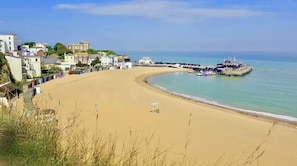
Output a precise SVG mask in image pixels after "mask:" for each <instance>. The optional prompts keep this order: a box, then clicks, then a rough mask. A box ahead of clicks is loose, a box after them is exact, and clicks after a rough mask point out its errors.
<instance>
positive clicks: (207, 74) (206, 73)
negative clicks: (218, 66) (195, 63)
mask: <svg viewBox="0 0 297 166" xmlns="http://www.w3.org/2000/svg"><path fill="white" fill-rule="evenodd" d="M215 75H216V73H215V72H213V71H205V72H204V71H200V72H198V73H197V76H215Z"/></svg>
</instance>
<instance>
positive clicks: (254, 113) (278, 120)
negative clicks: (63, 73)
mask: <svg viewBox="0 0 297 166" xmlns="http://www.w3.org/2000/svg"><path fill="white" fill-rule="evenodd" d="M186 71H188V70H184V71H172V72H171V71H164V72H159V73H149V74H144V75H141V76H138V77H137V78H136V79H135V80H136V82H137V83H139V84H140V85H142V86H144V87H146V88H149V89H151V90H153V91H155V92H159V93H161V94H165V95H167V96H171V97H175V98H178V99H182V100H186V101H189V102H191V103H197V104H200V105H202V106H206V107H209V106H210V107H215V108H217V109H218V110H220V111H224V112H228V113H235V114H238V115H243V116H248V117H251V118H254V119H258V120H262V121H265V122H270V123H273V124H279V125H284V126H288V127H292V128H297V121H290V120H287V119H281V118H278V117H273V116H269V115H264V114H261V112H257V111H253V110H250V111H251V112H248V111H244V110H240V108H231V107H228V106H224V105H218V104H212V103H207V102H203V101H200V100H195V99H192V98H190V97H186V96H182V95H179V94H177V93H173V92H170V91H168V90H163V89H162V88H159V87H157V86H155V85H153V84H150V83H149V82H148V79H149V77H152V76H157V75H162V74H166V73H174V72H186ZM263 113H264V112H263ZM268 114H271V115H276V116H278V115H277V114H272V113H268ZM279 116H285V115H279ZM293 118H294V117H293Z"/></svg>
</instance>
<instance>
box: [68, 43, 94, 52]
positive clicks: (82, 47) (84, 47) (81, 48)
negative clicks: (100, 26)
mask: <svg viewBox="0 0 297 166" xmlns="http://www.w3.org/2000/svg"><path fill="white" fill-rule="evenodd" d="M90 48H91V44H90V42H84V41H81V42H79V43H78V44H69V45H68V49H69V50H71V51H72V52H73V53H78V52H87V51H88V49H90Z"/></svg>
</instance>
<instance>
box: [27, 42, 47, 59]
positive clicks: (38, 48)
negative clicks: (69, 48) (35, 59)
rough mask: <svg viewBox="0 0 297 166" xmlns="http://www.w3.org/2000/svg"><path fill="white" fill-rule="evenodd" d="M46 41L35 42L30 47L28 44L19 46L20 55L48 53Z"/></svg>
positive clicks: (42, 54) (43, 54)
mask: <svg viewBox="0 0 297 166" xmlns="http://www.w3.org/2000/svg"><path fill="white" fill-rule="evenodd" d="M46 46H47V44H46V43H36V44H35V45H34V46H32V47H30V46H29V45H22V46H21V55H22V56H45V55H47V53H48V49H47V47H46Z"/></svg>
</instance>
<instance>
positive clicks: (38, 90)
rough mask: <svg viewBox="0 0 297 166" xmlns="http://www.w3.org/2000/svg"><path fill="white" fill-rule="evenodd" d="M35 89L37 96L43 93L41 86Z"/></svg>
mask: <svg viewBox="0 0 297 166" xmlns="http://www.w3.org/2000/svg"><path fill="white" fill-rule="evenodd" d="M35 89H36V94H39V93H40V92H41V89H40V86H36V87H35Z"/></svg>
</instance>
